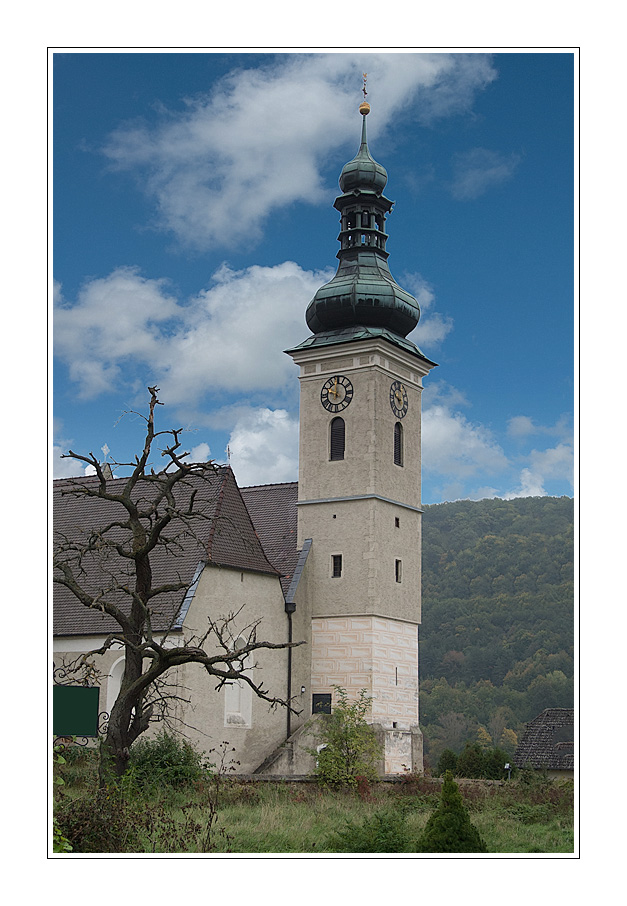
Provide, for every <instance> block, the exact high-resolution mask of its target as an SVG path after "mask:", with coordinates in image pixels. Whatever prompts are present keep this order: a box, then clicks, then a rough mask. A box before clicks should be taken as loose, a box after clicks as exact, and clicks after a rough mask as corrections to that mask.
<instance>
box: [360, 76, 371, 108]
mask: <svg viewBox="0 0 627 906" xmlns="http://www.w3.org/2000/svg"><path fill="white" fill-rule="evenodd" d="M362 75H363V77H364V87H363V88H362V89H361V90H362V91H363V93H364V99H363V101H362V102H361V104H360V105H359V112H360V113H361V115H362V116H368V114H369V113H370V104H369V103H368V101H367V100H366V97H367V95H368V92H367V91H366V82H367V80H368V73H367V72H362Z"/></svg>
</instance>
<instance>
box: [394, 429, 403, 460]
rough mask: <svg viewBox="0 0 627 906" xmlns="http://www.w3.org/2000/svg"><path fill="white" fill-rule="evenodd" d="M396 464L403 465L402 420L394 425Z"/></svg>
mask: <svg viewBox="0 0 627 906" xmlns="http://www.w3.org/2000/svg"><path fill="white" fill-rule="evenodd" d="M394 464H395V465H397V466H402V465H403V426H402V425H401V423H400V422H396V424H395V425H394Z"/></svg>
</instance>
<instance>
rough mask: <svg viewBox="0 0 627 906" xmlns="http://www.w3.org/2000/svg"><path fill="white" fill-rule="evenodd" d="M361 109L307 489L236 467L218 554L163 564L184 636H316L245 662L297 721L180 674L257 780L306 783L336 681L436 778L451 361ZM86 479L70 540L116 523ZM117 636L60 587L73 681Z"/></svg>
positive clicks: (304, 391)
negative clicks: (425, 508)
mask: <svg viewBox="0 0 627 906" xmlns="http://www.w3.org/2000/svg"><path fill="white" fill-rule="evenodd" d="M359 112H360V114H361V120H362V122H361V143H360V146H359V150H358V152H357V155H356V156H355V157H354V158H353V160H351V161H349V162H348V163H347V164H346V165H345V166H344V168H343V169H342V172H341V174H340V179H339V187H340V193H341V194H340V195H339V196H338V197H337V198H336V200H335V202H334V207H335V208H336V210H337V211H338V213H339V216H340V232H339V237H338V239H339V243H340V249H339V251H338V254H337V257H338V259H339V265H338V268H337V272H336V274H335V276H334V277H333V279H332V280H331V281H330V282H329V283H327V284H326V285H324V286H322V287H321V288H320V289H319V290H318V292H317V293H316V295H315V296H314V298H313V299H312V300H311V302H310V304H309V306H308V307H307V310H306V313H305V317H306V323H307V327H308V329H309V332H310V335H309V336H308V337H307V338H306V339H304V341H303V342H302V343H301V344H300V345H298V346H296V347H294V348H292V349H288V350H286V353H287V355H289V356H291V358H292V359H293V360H294V363H295V365H296V366H297V367H298V369H299V381H300V441H299V443H300V446H299V478H298V482H289V483H285V484H268V485H261V486H257V487H246V488H239V487H238V485H237V482H236V480H235V477H234V475H233V472H232V471H231V469H230V468H229V467H228V466H222V467H219V468H218V469H217V470H216V471H215V473H214V474H213V475H212V476H211V478H210V480H209V481H208V482H207V483H206V488H205V490H204V491H203V493H204V494H206V497H207V500H206V512H207V519H206V522H205V525H206V531H205V534H204V535H203V538H202V539H201V545H200V548H199V547H198V539H196V543H195V544H193V545H192V544H189V545H188V546H187V547H185V549H183V550H182V551H181V552H180V556H178V557H177V558H176V560H175V561H172V559H171V558H170V559H169V560H168V558H167V557H161V559H158V562H157V563H156V565H155V569H157V570H158V571H160V574H161V575H162V576H163V579H164V582H167V579H168V576H169V574H170V573H171V572H172V571H175V572H176V575H177V577H178V578H180V579H181V580H184V582H185V588H186V590H185V593H184V594H179V595H178V596H177V595H176V594H175V593H169V594H168V595H166V596H165V599H164V604H163V607H162V609H161V611H160V614H159V617H158V619H156V621H155V622H154V625H153V626H152V631H154V632H157V633H158V632H162V633H166V632H167V633H168V636H169V639H170V644H176V639H177V638H180V639H189V638H192V637H193V638H195V637H198V636H200V635H202V632H203V627H204V626H205V625H206V623H207V619H208V618H210V619H212V620H214V621H215V620H218V619H220V618H221V617H222V616H223V615H224V614H227V613H228V614H231V615H233V622H234V625H237V626H240V627H241V629H240V631H241V633H242V635H243V636H245V633H246V631H247V630H249V628H250V627H251V626H258V627H259V629H258V631H259V634H260V636H263V638H265V639H268V640H269V641H271V642H275V643H285V642H288V641H290V642H291V641H293V642H302V643H303V644H300V645H298V646H297V647H293V648H281V649H277V650H272V649H263V650H262V649H260V650H258V651H256V652H254V654H255V657H254V658H252V657H248V658H247V659H246V660H245V661H244V662H243V663H242V670H243V671H245V672H246V673H247V674H248V675H256V676H257V677H259V678H260V680H261V679H262V680H263V686H264V688H265V689H267V690H269V692H270V693H272V694H273V695H275V696H277V697H280V698H282V699H285V700H290V701H292V702H293V703H294V711H293V712H290V711H289V710H288V709H285V708H275V709H270V708H269V707H268V703H267V701H264V699H263V698H259V697H258V696H256V695H255V694H254V693H253V691H252V689H251V688H250V686H249V685H247V684H246V683H243V682H242V681H241V680H240V681H235V682H232V683H228V684H226V685H224V686H223V687H222V688H221V689H219V690H216V688H215V686H216V684H215V682H213V683H212V682H211V677H208V676H207V674H206V672H205V671H204V670H203V669H202V668H201V667H200V666H199V665H198V664H183V665H180V666H178V667H176V668H175V670H174V672H173V675H172V676H169V677H168V679H169V682H170V683H171V684H172V685H173V686H175V687H176V688H178V689H180V690H181V692H182V693H183V691H184V693H185V694H181V695H180V696H177V697H176V704H175V705H174V706H173V707H174V710H175V712H176V713H175V716H176V717H177V719H178V720H179V721H180V726H181V728H182V729H183V731H184V732H185V735H186V736H187V737H188V738H189V739H190V740H191V741H192V742H193V743H194V745H196V746H197V747H198V748H199V749H201V750H210V749H211V748H214V747H215V746H218V745H220V744H221V743H222V742H227V743H228V745H229V747H230V748H231V749H233V750H234V751H235V756H234V760H235V761H236V763H237V770H238V771H239V772H241V773H255V772H257V773H267V774H283V775H286V774H301V773H306V772H307V768H308V762H307V758H309V759H311V756H306V755H305V749H306V747H307V746H309V747H310V746H311V745H312V741H313V743H314V744H315V720H313V721H312V716H315V715H316V714H320V713H330V712H331V710H332V708H333V705H334V695H335V694H336V692H335V689H336V687H341V688H343V689H345V690H346V691H347V693H348V696H349V698H353V699H354V698H356V697H357V695H358V694H359V692H360V690H366V693H367V695H368V696H369V698H370V700H371V710H370V714H369V717H368V720H369V722H371V723H372V724H373V726H375V728H376V729H377V733H378V735H379V738H380V740H381V742H382V743H383V750H384V757H383V759H382V762H381V766H380V770H381V772H382V773H384V774H398V773H402V772H403V771H415V772H420V771H421V770H422V734H421V732H420V728H419V701H418V628H419V625H420V621H421V515H422V509H421V486H420V483H421V392H422V380H423V378H424V377H425V376H426V375H427V374H428V373H429V371H430V370H431V369H432V368H433V367H434V365H435V363H434V362H432V361H430V360H429V359H428V358H427V357H426V356H425V355H424V354H423V353H422V352H421V350H420V349H419V348H418V347H417V346H416V345H415V344H414V343H412V342H411V341H410V340H408V339H407V336H408V334H409V333H410V332H411V331H412V330H413V328H414V327H415V326H416V325H417V323H418V320H419V317H420V310H419V306H418V303H417V301H416V300H415V299H414V298H413V296H411V295H410V294H409V293H408V292H406V291H405V290H404V289H402V288H401V287H400V286H399V285H398V284H397V283H396V281H395V280H394V278H393V276H392V274H391V272H390V269H389V267H388V255H389V252H388V251H387V247H386V246H387V241H388V235H387V233H386V215H387V214H389V212H390V210H391V208H392V205H393V203H392V202H391V201H390V200H389V199H387V198H386V197H385V195H384V194H383V193H384V190H385V187H386V184H387V173H386V170H385V169H384V167H383V166H381V165H380V164H379V163H377V162H376V161H375V160H374V159H373V157H372V155H371V153H370V150H369V147H368V141H367V134H366V122H367V116H368V114H369V112H370V106H369V104H368V103H367V102H366V101H365V100H364V102H363V103H362V104H361V106H360V108H359ZM89 480H90V479H87V481H89ZM121 480H122V479H113V478H112V481H113V482H114V483H115V481H121ZM75 481H76V480H75V479H62V480H59V481H57V482H55V488H54V507H55V510H54V513H55V515H54V518H55V533H60V534H62V536H63V537H64V538H66V539H67V538H70V539H71V538H72V537H79V536H80V535H81V534H82V533H85V532H89V531H93V530H94V528H95V527H97V526H98V525H100V524H104V523H106V521H107V518H110V517H107V516H106V514H105V511H104V509H103V504H102V502H101V501H97V500H95V499H94V498H89V499H85V498H80V497H77V496H76V495H73V494H72V485H73V482H75ZM81 481H82V483H83V484H84V482H85V480H81ZM92 581H93V582H96V578H95V577H94V578H93V579H92ZM159 621H160V622H159ZM113 628H114V621H113V620H112V618H111V617H110V616H108V615H107V614H105V613H103V612H101V611H99V610H96V609H93V608H86V607H85V606H84V605H83V604H82V603H81V602H80V601H79V600H77V598H76V596H75V595H73V594H72V593H71V592H70V591H69V590H68V589H67V588H66V587H64V586H62V585H57V586H55V593H54V665H55V668H56V671H57V673H58V672H59V671H62V670H63V665H64V664H65V663H67V662H68V661H70V660H72V659H73V658H76V657H77V655H80V654H81V653H84V652H87V651H92V650H94V649H97V648H99V647H100V646H101V644H102V640H103V639H104V638H106V636H107V635H108V634H109V633H110V632H112V630H113ZM235 635H237V632H236V633H235ZM236 643H237V639H234V644H236ZM98 669H99V671H100V676H99V679H98V682H97V688H98V693H97V695H98V710H99V712H100V713H101V714H104V715H105V716H106V714H107V713H108V712H109V711H110V709H111V706H112V704H113V702H114V701H115V699H116V697H117V693H118V691H119V688H120V682H121V676H122V672H123V669H124V652H123V649H122V648H121V647H118V648H117V649H116V648H115V647H113V648H110V649H108V650H107V651H106V652H105V653H103V654H102V655H101V656H100V657H99V659H98ZM312 728H313V729H312ZM306 741H307V744H305V742H306Z"/></svg>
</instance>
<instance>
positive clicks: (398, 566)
mask: <svg viewBox="0 0 627 906" xmlns="http://www.w3.org/2000/svg"><path fill="white" fill-rule="evenodd" d="M394 570H395V578H396V581H397V582H401V581H402V579H403V561H402V560H395V561H394Z"/></svg>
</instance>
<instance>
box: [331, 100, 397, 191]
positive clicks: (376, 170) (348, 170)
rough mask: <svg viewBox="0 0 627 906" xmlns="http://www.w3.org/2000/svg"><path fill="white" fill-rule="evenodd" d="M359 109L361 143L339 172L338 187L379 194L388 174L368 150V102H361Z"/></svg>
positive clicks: (343, 189) (344, 189)
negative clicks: (353, 155) (360, 116)
mask: <svg viewBox="0 0 627 906" xmlns="http://www.w3.org/2000/svg"><path fill="white" fill-rule="evenodd" d="M359 110H360V113H361V114H362V126H361V145H360V147H359V151H358V152H357V155H356V156H355V157H354V158H353V159H352V160H350V161H349V162H348V163H347V164H344V167H343V169H342V172H341V173H340V189H341V190H342V192H353V191H355V190H361V191H362V192H363V191H371V192H376V193H377V194H381V192H383V190H384V189H385V186H386V183H387V181H388V174H387V172H386V170H385V167H382V166H381V164H378V163H377V162H376V160H375V159H374V158H373V157H372V155H371V154H370V151H369V150H368V141H367V139H366V116H367V115H368V114H369V113H370V104H367V103H363V104H362V105H361V106H360V108H359Z"/></svg>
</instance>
